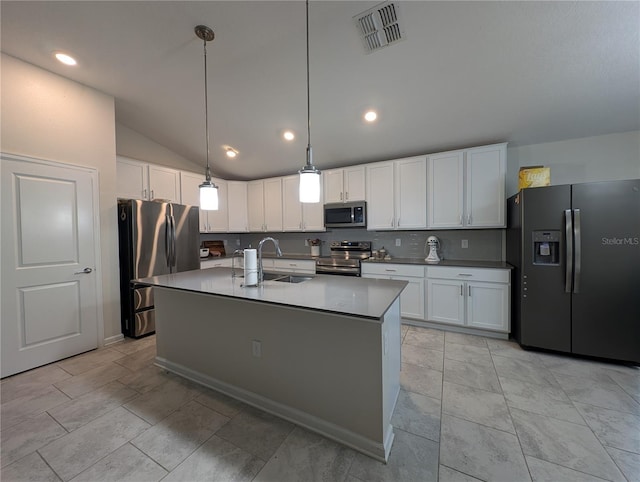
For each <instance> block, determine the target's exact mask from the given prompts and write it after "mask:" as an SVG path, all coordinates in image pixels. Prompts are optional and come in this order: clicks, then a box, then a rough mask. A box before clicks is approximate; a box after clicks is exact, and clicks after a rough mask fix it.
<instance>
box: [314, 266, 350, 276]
mask: <svg viewBox="0 0 640 482" xmlns="http://www.w3.org/2000/svg"><path fill="white" fill-rule="evenodd" d="M316 273H326V274H350V275H353V276H360V269H358V268H349V267H340V266H316Z"/></svg>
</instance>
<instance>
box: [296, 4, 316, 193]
mask: <svg viewBox="0 0 640 482" xmlns="http://www.w3.org/2000/svg"><path fill="white" fill-rule="evenodd" d="M306 5H307V163H306V164H305V166H304V167H303V168H302V169H300V171H298V172H299V173H300V202H302V203H319V202H320V171H319V170H318V169H317V168H316V166H314V165H313V153H312V149H311V108H310V105H311V100H310V98H311V96H310V95H309V0H307V2H306Z"/></svg>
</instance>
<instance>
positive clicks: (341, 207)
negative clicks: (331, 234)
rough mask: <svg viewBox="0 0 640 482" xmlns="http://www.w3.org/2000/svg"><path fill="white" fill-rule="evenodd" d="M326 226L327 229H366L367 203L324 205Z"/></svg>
mask: <svg viewBox="0 0 640 482" xmlns="http://www.w3.org/2000/svg"><path fill="white" fill-rule="evenodd" d="M324 226H325V227H326V228H366V227H367V203H366V202H364V201H357V202H350V203H331V204H325V205H324Z"/></svg>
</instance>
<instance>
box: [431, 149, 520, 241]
mask: <svg viewBox="0 0 640 482" xmlns="http://www.w3.org/2000/svg"><path fill="white" fill-rule="evenodd" d="M506 165H507V145H506V144H494V145H491V146H483V147H475V148H472V149H465V150H459V151H451V152H443V153H438V154H432V155H429V156H427V185H428V187H427V192H428V193H429V202H428V204H427V206H428V227H429V228H436V229H437V228H503V227H505V202H506V201H505V179H506Z"/></svg>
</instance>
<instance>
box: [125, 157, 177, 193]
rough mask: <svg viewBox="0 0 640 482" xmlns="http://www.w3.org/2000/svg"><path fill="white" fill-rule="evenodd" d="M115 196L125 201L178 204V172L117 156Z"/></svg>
mask: <svg viewBox="0 0 640 482" xmlns="http://www.w3.org/2000/svg"><path fill="white" fill-rule="evenodd" d="M116 195H117V196H118V197H119V198H125V199H143V200H146V201H151V200H153V199H167V200H169V201H171V202H175V203H179V202H180V171H177V170H175V169H171V168H169V167H163V166H157V165H154V164H149V163H147V162H141V161H137V160H135V159H129V158H128V157H123V156H117V158H116Z"/></svg>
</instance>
